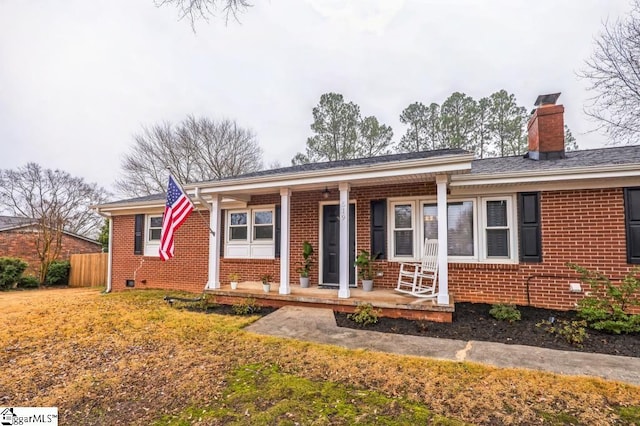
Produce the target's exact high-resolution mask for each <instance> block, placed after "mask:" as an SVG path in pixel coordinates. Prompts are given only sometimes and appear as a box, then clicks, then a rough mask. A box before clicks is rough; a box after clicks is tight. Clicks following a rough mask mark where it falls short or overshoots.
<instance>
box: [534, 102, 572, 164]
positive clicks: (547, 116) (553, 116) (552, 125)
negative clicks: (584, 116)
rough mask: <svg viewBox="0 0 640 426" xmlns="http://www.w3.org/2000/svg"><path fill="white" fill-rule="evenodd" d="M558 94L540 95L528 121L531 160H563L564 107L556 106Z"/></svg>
mask: <svg viewBox="0 0 640 426" xmlns="http://www.w3.org/2000/svg"><path fill="white" fill-rule="evenodd" d="M558 97H560V93H552V94H549V95H540V96H538V99H536V103H535V106H536V107H537V108H536V109H535V110H533V115H532V116H531V118H530V119H529V124H528V125H527V131H528V135H529V152H528V153H527V154H526V155H525V157H527V158H530V159H532V160H554V159H558V158H564V106H562V105H556V101H557V100H558Z"/></svg>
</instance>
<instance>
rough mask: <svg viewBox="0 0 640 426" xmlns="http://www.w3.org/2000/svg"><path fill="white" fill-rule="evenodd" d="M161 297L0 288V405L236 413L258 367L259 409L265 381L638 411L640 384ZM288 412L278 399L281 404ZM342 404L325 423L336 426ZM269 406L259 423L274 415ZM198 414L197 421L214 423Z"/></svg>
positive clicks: (458, 409)
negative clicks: (458, 355)
mask: <svg viewBox="0 0 640 426" xmlns="http://www.w3.org/2000/svg"><path fill="white" fill-rule="evenodd" d="M164 294H165V293H164V292H157V291H131V292H122V293H117V294H110V295H100V294H99V291H98V290H94V289H91V290H85V289H65V290H37V291H28V292H27V291H25V292H10V293H0V306H2V315H1V316H0V364H1V365H2V366H3V374H2V375H0V405H36V406H44V405H53V406H58V407H59V409H60V415H61V420H62V424H87V425H90V424H149V423H152V422H154V421H161V420H162V419H164V420H162V421H167V419H177V420H179V421H181V422H183V421H186V422H187V423H184V424H190V422H192V421H193V423H197V419H198V418H200V417H201V413H202V410H207V412H209V410H211V411H216V410H223V409H225V404H226V407H227V408H228V407H236V408H234V409H231V414H230V415H232V416H235V415H236V414H237V413H236V411H235V410H238V409H241V408H237V407H245V406H246V404H249V403H250V399H242V400H241V401H239V402H237V404H236V405H234V404H235V403H230V401H231V399H230V398H232V393H231V391H232V389H233V387H232V384H231V383H230V382H229V381H230V380H231V379H230V378H234V377H236V378H237V374H239V373H238V372H239V371H243V370H242V369H243V368H248V367H246V366H253V365H258V366H263V368H266V369H267V370H265V371H268V373H269V374H266V373H265V377H266V378H265V379H264V380H265V381H264V383H266V385H265V386H266V387H260V386H258V384H255V386H254V387H255V388H259V389H263V391H262V393H263V394H265V395H267V394H268V395H270V396H269V397H268V398H265V401H263V403H264V404H266V405H265V406H270V407H275V406H278V404H280V403H281V402H282V401H281V400H282V399H283V397H282V396H281V393H278V392H273V390H275V389H280V390H281V391H283V392H285V393H287V392H293V393H292V395H295V394H296V392H298V390H299V392H300V393H301V394H305V392H307V391H306V390H304V389H307V386H311V385H308V383H312V384H313V386H317V387H318V388H320V389H324V387H325V386H327V389H329V388H331V387H333V386H336V388H335V389H337V390H336V392H342V389H345V386H347V387H349V389H352V388H353V389H355V391H356V392H359V391H362V392H365V391H366V392H369V391H373V392H375V393H374V394H373V395H375V398H373V399H370V400H367V401H368V402H367V404H371V405H366V406H367V407H376V406H377V405H380V404H381V405H380V407H379V409H380V410H383V406H384V404H386V403H387V402H382V401H383V400H378V399H376V398H378V396H379V397H380V398H392V399H396V403H397V404H400V403H401V402H402V401H406V403H407V404H417V405H416V406H415V407H420V409H424V410H429V413H430V414H429V415H433V414H436V415H439V416H443V417H442V419H458V420H461V421H465V422H469V423H474V424H522V423H527V424H533V423H535V424H562V423H566V424H571V422H574V421H575V422H578V423H581V424H612V423H616V422H617V423H619V424H633V423H634V422H635V421H636V420H634V419H637V413H638V411H639V407H640V388H638V387H634V386H630V385H624V384H620V383H615V382H607V381H604V380H600V379H584V378H572V377H563V376H558V375H553V374H546V373H540V372H530V371H522V370H510V369H498V368H493V367H486V366H482V365H478V364H471V363H454V362H441V361H434V360H429V359H424V358H416V357H405V356H395V355H389V354H381V353H373V352H369V351H364V350H362V351H350V350H346V349H341V348H336V347H333V346H323V345H316V344H311V343H305V342H298V341H293V340H287V339H277V338H271V337H264V336H258V335H254V334H251V333H247V332H245V331H243V330H242V327H243V326H245V325H247V324H249V323H250V322H252V321H253V320H255V318H256V317H238V316H224V315H215V314H212V315H203V314H201V313H197V312H189V311H185V310H180V309H176V308H171V307H169V306H167V305H166V304H165V303H164V302H163V301H162V297H163V296H164ZM265 366H267V367H268V368H267V367H265ZM271 368H273V369H275V370H271ZM281 377H287V378H288V379H287V380H292V381H295V380H298V379H300V380H303V379H304V380H303V381H302V382H300V385H299V386H297V388H299V389H298V390H295V389H294V390H293V391H292V390H290V389H289V390H287V389H284V388H278V386H281V383H280V382H281V379H280V378H281ZM309 381H310V382H309ZM296 383H298V382H296ZM261 386H262V385H261ZM283 389H284V390H283ZM376 401H378V402H376ZM409 401H410V402H409ZM403 403H404V402H403ZM243 404H244V405H243ZM297 407H298V409H299V410H301V408H300V407H302V405H298V406H297ZM294 409H296V406H295V405H294V406H293V408H291V406H287V408H286V410H285V412H288V411H291V410H294ZM345 410H346V409H345ZM416 410H417V409H416ZM347 411H348V410H346V411H344V412H342V411H341V413H342V414H338V415H336V416H335V417H334V423H338V424H340V423H341V422H342V424H346V423H344V422H343V421H342V420H344V419H347V417H345V416H346V415H347V414H345V413H346V412H347ZM405 411H407V412H408V411H409V410H405ZM185 413H186V414H185ZM234 413H235V414H234ZM278 413H279V411H278V410H275V411H274V414H273V416H272V417H270V418H267V420H265V421H266V422H267V423H269V422H270V421H271V422H280V421H282V422H284V423H285V424H286V421H287V419H286V418H284V417H278V416H281V414H278ZM309 415H310V416H312V415H313V413H311V414H309ZM403 415H404V414H403ZM189 416H191V419H189ZM634 416H635V417H634ZM207 418H208V419H209V420H203V423H202V424H222V423H220V422H221V420H220V418H216V417H207ZM233 418H234V419H235V420H234V421H237V422H239V423H238V424H250V423H246V422H245V423H243V421H245V420H246V418H245V417H242V416H240V417H233ZM310 418H311V417H310ZM349 418H352V417H349ZM397 418H398V419H399V417H397ZM269 419H270V420H269ZM274 419H276V420H274ZM277 419H280V420H277ZM353 419H358V417H357V415H356V417H353ZM361 420H362V421H363V422H364V423H367V422H365V421H364V420H366V419H365V418H361Z"/></svg>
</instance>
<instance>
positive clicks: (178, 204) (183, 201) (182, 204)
mask: <svg viewBox="0 0 640 426" xmlns="http://www.w3.org/2000/svg"><path fill="white" fill-rule="evenodd" d="M192 211H193V204H192V203H191V200H190V199H189V197H187V194H185V193H184V192H183V191H182V188H180V186H178V184H177V183H176V182H175V181H174V180H173V176H169V185H167V205H166V206H165V207H164V217H163V219H162V232H161V233H160V259H162V260H169V259H171V258H172V257H173V252H174V249H175V246H174V244H173V234H174V232H176V231H177V230H178V228H180V225H182V223H183V222H184V221H185V220H187V217H189V214H191V212H192Z"/></svg>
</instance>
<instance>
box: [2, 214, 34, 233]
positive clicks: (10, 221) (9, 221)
mask: <svg viewBox="0 0 640 426" xmlns="http://www.w3.org/2000/svg"><path fill="white" fill-rule="evenodd" d="M32 223H36V221H35V220H34V219H31V218H28V217H16V216H0V231H4V230H7V229H13V228H19V227H21V226H25V225H30V224H32Z"/></svg>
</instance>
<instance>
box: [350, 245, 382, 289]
mask: <svg viewBox="0 0 640 426" xmlns="http://www.w3.org/2000/svg"><path fill="white" fill-rule="evenodd" d="M377 257H378V254H377V253H376V254H374V255H373V256H371V254H370V253H369V252H368V251H367V250H360V253H359V254H358V256H357V257H356V261H355V262H354V265H355V266H356V267H357V268H358V278H360V279H361V280H362V290H364V291H371V290H373V277H374V275H375V267H374V266H375V265H374V263H373V261H374V260H376V258H377Z"/></svg>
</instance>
